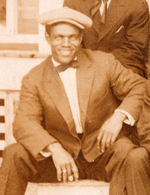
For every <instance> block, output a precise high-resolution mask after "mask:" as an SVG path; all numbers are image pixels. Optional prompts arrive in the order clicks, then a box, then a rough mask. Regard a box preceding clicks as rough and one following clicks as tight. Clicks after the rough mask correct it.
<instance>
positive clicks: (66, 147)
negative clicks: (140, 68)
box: [0, 8, 145, 195]
mask: <svg viewBox="0 0 150 195" xmlns="http://www.w3.org/2000/svg"><path fill="white" fill-rule="evenodd" d="M40 22H41V23H42V24H44V25H46V38H47V41H48V43H49V44H50V46H51V50H52V56H49V57H48V58H47V59H46V60H45V61H43V62H42V63H41V64H40V65H38V66H37V67H35V68H33V69H32V70H31V71H30V72H29V73H28V74H27V75H26V76H25V77H24V78H23V81H22V88H21V95H20V104H19V108H18V111H17V113H16V117H15V121H14V136H15V138H16V140H17V143H16V144H13V145H10V146H8V147H7V148H6V149H5V150H4V153H3V163H2V167H1V169H0V184H1V187H0V195H23V194H24V193H25V189H26V186H27V182H28V181H38V182H57V181H59V182H68V181H70V182H71V181H74V180H78V179H87V178H89V179H97V180H103V181H108V182H110V195H124V194H126V192H125V191H126V186H125V181H124V179H125V177H124V174H125V171H126V168H125V164H124V162H125V161H124V160H125V158H126V156H127V155H128V152H129V151H130V150H131V149H133V148H134V147H135V145H134V144H133V143H132V142H131V141H130V139H129V138H128V137H127V135H129V133H130V132H129V131H128V130H129V129H130V128H129V127H130V126H133V125H134V123H135V122H136V120H137V119H138V116H139V113H140V110H141V104H142V100H143V91H144V86H145V79H144V78H142V77H140V76H139V75H137V74H135V73H133V72H132V71H131V70H128V69H126V68H124V67H123V66H122V65H121V64H120V63H119V62H118V61H117V60H116V59H115V58H114V57H113V56H112V55H110V54H106V53H104V52H101V51H91V50H88V49H81V47H80V45H81V42H82V35H83V30H84V29H85V28H89V27H91V25H92V21H91V19H90V18H89V17H88V16H86V15H84V14H82V13H80V12H77V11H75V10H72V9H69V8H59V9H56V10H53V11H52V10H51V11H49V12H46V13H44V14H42V15H41V17H40ZM120 101H122V102H121V103H120ZM125 123H127V124H128V125H127V124H126V125H125ZM133 179H134V178H133ZM129 182H130V177H129ZM136 185H138V183H136ZM143 185H144V184H143ZM129 195H130V194H129Z"/></svg>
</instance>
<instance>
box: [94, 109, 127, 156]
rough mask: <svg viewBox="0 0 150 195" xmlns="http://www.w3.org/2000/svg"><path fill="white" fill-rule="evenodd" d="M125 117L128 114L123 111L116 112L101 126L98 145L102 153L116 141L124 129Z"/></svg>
mask: <svg viewBox="0 0 150 195" xmlns="http://www.w3.org/2000/svg"><path fill="white" fill-rule="evenodd" d="M125 118H126V115H124V114H123V113H121V112H115V113H114V114H113V115H112V116H111V117H110V118H109V119H108V120H106V121H105V122H104V124H103V125H102V127H101V128H100V132H99V135H98V137H97V147H98V148H99V149H100V151H101V152H102V153H103V152H105V150H106V149H107V148H108V147H110V146H111V144H112V143H114V142H115V140H116V138H117V136H118V134H119V133H120V131H121V129H122V125H123V121H124V120H125Z"/></svg>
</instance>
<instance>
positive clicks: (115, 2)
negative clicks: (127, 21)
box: [98, 0, 127, 41]
mask: <svg viewBox="0 0 150 195" xmlns="http://www.w3.org/2000/svg"><path fill="white" fill-rule="evenodd" d="M126 7H127V6H126V2H125V1H124V0H111V3H110V5H109V7H108V10H107V16H106V22H105V24H100V26H99V29H100V30H99V37H98V41H100V40H101V39H102V38H103V37H104V36H105V35H106V34H107V33H108V32H109V31H110V30H112V29H113V27H115V26H116V28H117V26H118V25H119V21H120V20H121V19H122V18H124V17H125V15H126V13H127V9H126Z"/></svg>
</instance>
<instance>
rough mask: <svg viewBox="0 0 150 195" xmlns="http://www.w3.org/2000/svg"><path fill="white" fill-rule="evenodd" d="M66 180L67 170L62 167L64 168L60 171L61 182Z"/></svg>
mask: <svg viewBox="0 0 150 195" xmlns="http://www.w3.org/2000/svg"><path fill="white" fill-rule="evenodd" d="M67 178H68V173H67V169H66V168H65V167H64V168H63V169H62V180H63V182H64V183H66V182H67Z"/></svg>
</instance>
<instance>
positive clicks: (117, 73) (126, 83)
mask: <svg viewBox="0 0 150 195" xmlns="http://www.w3.org/2000/svg"><path fill="white" fill-rule="evenodd" d="M109 60H110V61H109V62H108V63H109V66H108V67H109V68H108V69H109V70H108V72H109V78H108V79H109V80H110V85H111V89H112V91H113V93H114V95H115V96H116V97H117V99H119V100H121V104H120V105H119V107H118V109H121V110H125V111H126V112H128V113H129V114H130V115H131V116H132V117H133V118H134V119H135V121H137V120H138V118H139V115H140V112H141V108H142V103H143V97H144V90H145V82H146V79H144V78H143V77H141V76H139V75H138V74H136V73H134V72H133V71H132V70H129V69H127V68H125V67H123V66H122V65H121V64H120V62H119V61H118V60H116V59H109ZM112 62H114V63H113V64H112Z"/></svg>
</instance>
